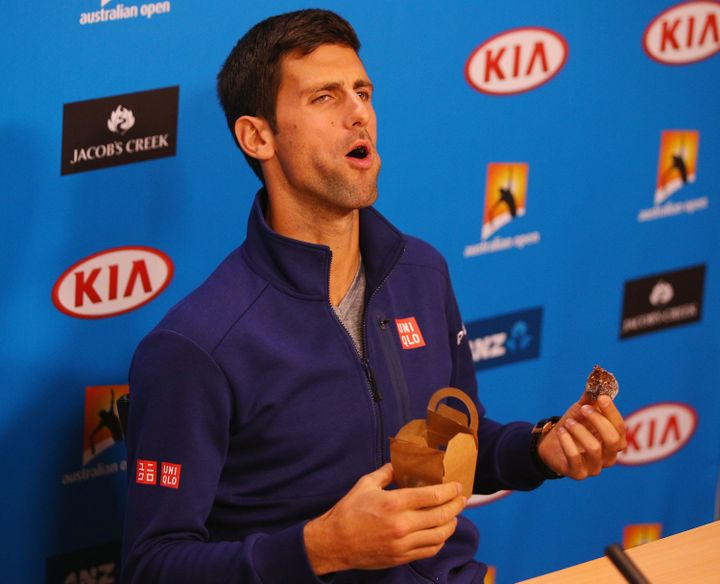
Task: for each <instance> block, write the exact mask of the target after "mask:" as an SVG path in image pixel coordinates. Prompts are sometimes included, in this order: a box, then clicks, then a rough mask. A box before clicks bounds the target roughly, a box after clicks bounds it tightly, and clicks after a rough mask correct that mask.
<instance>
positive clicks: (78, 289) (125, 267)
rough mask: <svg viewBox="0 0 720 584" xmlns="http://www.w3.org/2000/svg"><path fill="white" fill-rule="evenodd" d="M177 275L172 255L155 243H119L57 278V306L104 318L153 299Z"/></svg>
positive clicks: (78, 315) (71, 313)
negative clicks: (137, 244)
mask: <svg viewBox="0 0 720 584" xmlns="http://www.w3.org/2000/svg"><path fill="white" fill-rule="evenodd" d="M172 276H173V264H172V261H171V260H170V258H169V257H168V256H167V255H165V254H164V253H162V252H161V251H158V250H156V249H153V248H151V247H141V246H128V247H117V248H114V249H109V250H106V251H102V252H99V253H96V254H94V255H91V256H89V257H87V258H85V259H82V260H80V261H79V262H77V263H75V264H73V265H72V266H70V267H69V268H68V269H67V270H65V272H64V273H63V275H62V276H60V277H59V278H58V280H57V282H55V286H53V290H52V300H53V304H55V307H56V308H57V309H58V310H60V311H61V312H64V313H65V314H67V315H68V316H74V317H76V318H104V317H108V316H116V315H118V314H123V313H125V312H129V311H131V310H134V309H136V308H139V307H140V306H143V305H144V304H147V303H148V302H150V301H151V300H152V299H153V298H155V297H156V296H157V295H158V294H160V293H161V292H162V291H163V290H165V288H167V286H168V284H169V283H170V280H171V279H172Z"/></svg>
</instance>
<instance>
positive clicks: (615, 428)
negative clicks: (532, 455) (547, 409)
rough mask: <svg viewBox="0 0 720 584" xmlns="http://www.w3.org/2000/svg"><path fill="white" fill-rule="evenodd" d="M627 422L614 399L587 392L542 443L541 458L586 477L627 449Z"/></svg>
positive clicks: (557, 468) (568, 473) (557, 469)
mask: <svg viewBox="0 0 720 584" xmlns="http://www.w3.org/2000/svg"><path fill="white" fill-rule="evenodd" d="M626 446H627V441H626V439H625V422H624V421H623V418H622V416H621V415H620V412H619V411H618V410H617V408H616V407H615V404H614V403H613V401H612V400H611V399H610V398H609V397H608V396H606V395H601V396H600V397H599V398H598V399H597V401H595V402H593V401H592V400H591V399H590V398H589V397H588V396H587V394H585V393H583V397H582V398H581V399H580V401H579V402H576V403H574V404H573V405H572V406H571V407H570V409H568V411H567V412H565V415H563V417H562V418H560V420H559V421H558V423H557V424H556V425H555V427H554V428H553V429H552V430H550V432H548V433H547V434H546V435H545V436H543V437H542V438H541V440H540V443H539V444H538V455H539V456H540V459H541V460H542V461H543V462H544V463H545V464H546V465H547V466H548V468H550V469H551V470H553V471H555V472H556V473H558V474H561V475H565V476H568V477H570V478H572V479H576V480H582V479H584V478H587V477H588V476H596V475H598V474H600V471H601V470H602V469H603V468H607V467H609V466H612V465H614V464H615V460H616V458H617V455H618V453H619V452H621V451H622V450H624V449H625V447H626Z"/></svg>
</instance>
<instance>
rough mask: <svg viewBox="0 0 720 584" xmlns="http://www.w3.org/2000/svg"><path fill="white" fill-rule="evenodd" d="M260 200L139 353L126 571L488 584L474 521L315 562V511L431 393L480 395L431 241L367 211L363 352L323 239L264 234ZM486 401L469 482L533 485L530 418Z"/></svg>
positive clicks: (282, 580) (368, 465) (369, 462)
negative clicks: (337, 309) (235, 244)
mask: <svg viewBox="0 0 720 584" xmlns="http://www.w3.org/2000/svg"><path fill="white" fill-rule="evenodd" d="M263 200H264V194H263V193H262V192H261V194H260V195H259V196H258V197H257V198H256V201H255V204H254V206H253V209H252V212H251V214H250V219H249V223H248V230H247V239H246V241H245V242H244V243H243V245H242V246H241V247H240V248H238V249H237V250H235V251H234V252H233V253H231V254H230V255H229V256H228V257H227V258H226V259H225V260H224V261H223V263H222V264H220V266H219V267H218V268H217V269H216V270H215V272H214V273H213V274H212V275H211V276H210V277H209V278H208V280H207V281H206V282H205V283H204V284H202V285H201V286H200V287H199V288H198V289H197V290H195V291H194V292H193V293H192V294H190V295H189V296H188V297H187V298H185V299H184V300H183V301H181V302H180V303H179V304H178V305H176V306H175V307H174V308H173V309H172V310H170V312H169V313H168V315H167V316H166V317H165V318H164V319H163V320H162V321H161V322H160V323H159V324H158V325H157V327H156V328H155V329H154V330H153V331H152V332H150V334H148V335H147V336H146V337H145V338H144V339H143V341H142V342H141V343H140V345H139V347H138V349H137V352H136V354H135V357H134V359H133V363H132V367H131V370H130V395H131V406H130V416H129V427H128V436H127V446H128V463H129V486H128V504H127V517H126V524H125V535H124V545H123V571H122V581H123V582H149V583H158V584H159V583H164V582H171V583H173V584H179V583H184V582H192V583H199V582H217V583H222V584H231V583H258V584H260V583H263V584H288V583H292V584H295V583H297V584H305V583H308V584H318V583H320V582H326V581H327V580H331V581H332V582H337V583H346V582H374V583H383V584H400V583H403V584H404V583H408V582H410V583H413V582H437V583H444V582H448V583H453V584H465V583H471V582H472V583H481V582H482V580H483V575H484V573H485V566H484V565H483V564H480V563H477V562H475V561H473V556H474V553H475V550H476V548H477V543H478V534H477V530H476V529H475V527H474V526H473V525H472V523H471V522H470V521H469V520H467V519H465V518H464V517H460V518H459V522H458V526H457V530H456V533H455V534H454V535H453V536H452V537H451V538H450V539H449V540H448V542H447V543H446V545H445V547H444V548H443V549H442V550H441V551H440V553H439V554H437V556H435V557H433V558H429V559H426V560H423V561H418V562H414V563H413V564H410V565H406V566H399V567H397V568H393V569H388V570H377V571H355V570H353V571H350V572H342V573H337V574H334V575H331V576H330V577H328V578H324V579H323V580H320V579H319V578H317V577H316V576H315V575H314V574H313V572H312V570H311V568H310V565H309V562H308V559H307V556H306V553H305V546H304V541H303V527H304V525H305V523H306V522H307V521H308V520H309V519H312V518H314V517H317V516H318V515H321V514H322V513H324V512H325V511H326V510H328V509H329V508H330V507H331V506H332V505H334V504H335V503H336V502H337V501H338V500H339V499H340V498H341V497H342V496H343V495H345V494H346V493H347V492H348V491H349V490H350V489H351V487H352V486H353V485H354V484H355V482H356V481H357V480H358V479H359V478H360V477H361V476H362V475H364V474H367V473H369V472H372V471H374V470H375V469H377V468H378V467H380V466H381V465H382V464H383V463H385V462H387V461H388V460H389V451H388V447H389V443H388V437H389V436H393V435H395V434H396V433H397V431H398V430H399V428H400V427H401V426H402V425H403V424H405V423H406V422H407V421H409V420H411V419H414V418H424V417H425V409H426V406H427V403H428V400H429V398H430V396H431V395H432V394H433V392H435V390H437V389H439V388H441V387H446V386H454V387H459V388H461V389H463V390H464V391H466V392H467V393H468V394H469V395H470V396H471V397H472V398H473V399H475V400H477V396H476V393H477V390H476V382H475V372H474V368H473V363H472V359H471V356H470V350H469V346H468V340H467V336H466V335H465V334H464V329H463V324H462V321H461V319H460V314H459V312H458V308H457V305H456V301H455V297H454V294H453V292H452V288H451V285H450V280H449V277H448V270H447V266H446V264H445V262H444V260H443V259H442V257H441V256H440V255H439V254H438V252H437V251H435V250H434V249H433V248H432V247H430V246H429V245H428V244H426V243H423V242H422V241H420V240H418V239H415V238H412V237H406V236H403V235H401V234H400V233H399V232H398V231H397V230H396V229H395V228H394V227H393V226H392V225H390V223H388V222H387V221H386V220H385V219H384V218H383V217H382V216H381V215H380V214H379V213H378V212H377V211H375V210H374V209H365V210H362V211H360V240H361V241H360V246H361V252H362V258H363V264H364V267H365V274H366V280H367V291H366V309H365V317H364V345H365V347H364V348H365V356H366V358H361V356H360V355H359V353H358V351H357V350H356V348H355V346H354V344H353V342H352V340H351V338H350V336H349V335H348V333H347V331H346V330H345V328H344V327H343V325H342V324H341V323H340V321H339V320H338V319H337V317H336V316H335V313H334V311H333V309H332V307H331V305H330V302H329V295H328V289H329V269H330V260H331V253H330V250H329V249H328V248H327V247H324V246H320V245H314V244H309V243H304V242H301V241H296V240H292V239H288V238H286V237H283V236H281V235H278V234H276V233H275V232H273V231H272V230H270V229H269V227H268V226H267V224H266V223H265V220H264V217H263V210H262V207H263ZM410 317H412V318H414V319H415V324H416V325H417V328H418V329H419V330H420V334H421V336H422V340H421V341H418V338H415V339H411V344H410V348H404V346H403V344H402V342H401V339H400V335H399V331H398V327H397V326H396V320H399V319H407V318H410ZM477 405H478V412H479V413H480V415H481V423H480V428H479V432H478V441H479V449H480V452H479V456H478V465H477V473H476V478H475V492H477V493H491V492H494V491H496V490H498V489H517V490H527V489H531V488H534V487H536V486H538V485H539V484H540V483H541V482H542V478H541V475H540V474H539V472H538V471H537V470H536V468H535V466H534V465H533V463H532V461H531V458H530V455H529V441H530V424H527V423H513V424H508V425H500V424H498V423H496V422H494V421H492V420H489V419H488V418H485V417H484V416H483V414H484V409H483V408H482V406H481V405H480V404H479V403H478V404H477ZM153 463H155V468H153Z"/></svg>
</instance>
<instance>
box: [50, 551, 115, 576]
mask: <svg viewBox="0 0 720 584" xmlns="http://www.w3.org/2000/svg"><path fill="white" fill-rule="evenodd" d="M119 576H120V542H119V541H118V542H112V543H107V544H104V545H98V546H94V547H89V548H85V549H82V550H78V551H75V552H71V553H68V554H63V555H59V556H53V557H51V558H48V559H47V561H46V563H45V582H47V584H91V583H95V584H112V583H113V582H118V581H119Z"/></svg>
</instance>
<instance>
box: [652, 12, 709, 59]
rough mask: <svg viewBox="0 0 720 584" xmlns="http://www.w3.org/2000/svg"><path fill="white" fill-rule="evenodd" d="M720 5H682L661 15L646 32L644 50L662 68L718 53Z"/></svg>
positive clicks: (706, 57)
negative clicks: (662, 66) (663, 65)
mask: <svg viewBox="0 0 720 584" xmlns="http://www.w3.org/2000/svg"><path fill="white" fill-rule="evenodd" d="M718 21H720V2H712V1H710V0H702V1H699V2H683V3H682V4H676V5H675V6H672V7H671V8H668V9H667V10H665V11H664V12H661V13H660V14H659V15H658V16H656V17H655V19H654V20H653V21H652V22H651V23H650V24H649V25H648V27H647V28H646V29H645V34H644V35H643V47H644V48H645V52H646V53H647V54H648V56H649V57H650V58H651V59H654V60H655V61H657V62H658V63H664V64H665V65H685V64H687V63H695V62H697V61H702V60H703V59H708V58H710V57H712V56H713V55H714V54H715V53H717V52H718V51H719V50H720V23H719V22H718Z"/></svg>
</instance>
